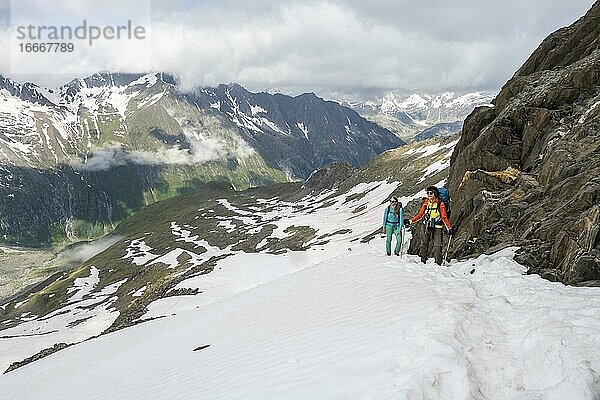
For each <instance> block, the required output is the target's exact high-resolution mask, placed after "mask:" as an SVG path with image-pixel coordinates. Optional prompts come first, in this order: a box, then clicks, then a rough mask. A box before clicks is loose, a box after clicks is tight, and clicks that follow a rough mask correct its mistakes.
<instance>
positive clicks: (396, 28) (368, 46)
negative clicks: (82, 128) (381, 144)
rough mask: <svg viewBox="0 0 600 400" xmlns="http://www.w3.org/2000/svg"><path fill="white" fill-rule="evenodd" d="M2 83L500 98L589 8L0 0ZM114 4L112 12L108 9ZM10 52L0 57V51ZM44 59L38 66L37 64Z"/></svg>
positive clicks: (583, 3) (479, 2) (533, 1)
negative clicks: (76, 81)
mask: <svg viewBox="0 0 600 400" xmlns="http://www.w3.org/2000/svg"><path fill="white" fill-rule="evenodd" d="M0 1H1V3H0V22H3V23H4V28H3V29H2V30H0V45H1V46H2V48H3V49H7V48H10V49H11V51H10V52H9V54H8V57H6V56H5V57H2V58H1V59H0V73H1V74H3V75H8V76H12V77H14V78H15V79H18V80H21V81H22V80H32V81H34V82H36V83H39V84H42V85H44V86H57V85H60V84H62V83H64V82H66V81H68V80H70V79H72V78H74V77H76V76H82V75H85V74H90V73H93V72H96V71H99V70H110V71H121V72H143V71H148V70H155V71H168V72H172V73H174V74H176V75H178V76H179V77H180V79H181V82H182V85H183V86H185V87H193V86H196V85H214V84H218V83H227V82H238V83H240V84H242V85H243V86H245V87H247V88H248V89H251V90H265V89H277V90H280V91H282V92H286V93H291V94H296V93H300V92H304V91H313V92H315V93H317V94H320V95H322V96H325V97H334V96H338V97H340V96H342V97H343V96H359V97H369V96H371V95H378V94H381V93H383V92H386V91H390V90H402V91H419V92H439V91H442V90H458V91H463V90H465V91H466V90H497V89H499V88H500V87H501V86H502V84H503V83H504V82H505V81H506V80H507V79H509V78H510V77H511V76H512V74H513V73H514V71H515V70H516V69H517V68H518V67H519V66H520V65H521V64H522V63H523V62H524V61H525V60H526V58H527V57H528V56H529V54H530V53H531V52H532V51H533V50H534V49H535V48H536V47H537V46H538V44H539V43H540V42H541V40H543V39H544V38H545V37H546V36H547V35H548V34H549V33H551V32H553V31H555V30H556V29H558V28H560V27H563V26H566V25H569V24H571V23H572V22H574V21H575V20H577V19H578V18H579V17H580V16H582V15H583V14H584V13H585V12H586V11H587V10H588V9H589V8H590V6H591V5H592V4H593V1H591V0H569V1H564V0H504V1H501V2H500V1H492V0H452V1H448V0H431V1H423V0H372V1H364V0H327V1H321V0H316V1H310V0H308V1H307V0H289V1H274V0H205V1H203V0H137V1H129V2H127V1H123V0H121V1H116V0H109V1H103V2H99V1H91V0H52V1H45V0H14V1H12V3H11V2H8V1H7V0H0ZM111 3H114V4H113V5H111ZM84 18H85V19H86V20H87V21H88V22H89V23H90V24H94V23H96V24H98V25H99V26H106V25H110V24H112V25H120V24H123V23H124V22H126V21H127V20H128V19H131V20H132V21H133V22H134V24H138V25H143V26H144V27H145V28H146V30H147V37H146V39H145V40H138V41H135V40H133V41H132V40H124V39H121V40H112V41H110V40H99V41H97V43H95V44H94V45H92V46H89V45H88V44H87V43H85V42H84V41H76V42H75V46H76V49H75V51H74V52H73V53H72V54H69V55H63V56H62V57H61V56H59V55H52V54H50V55H48V54H45V55H38V58H35V57H32V56H31V55H30V54H25V53H19V51H18V49H17V47H16V46H17V45H18V44H19V43H21V42H23V41H18V40H16V39H15V37H16V36H15V27H16V26H17V25H19V24H38V25H51V24H54V25H66V24H70V25H72V26H75V25H77V24H80V23H81V20H82V19H84ZM3 51H5V52H6V50H3ZM40 57H41V58H40Z"/></svg>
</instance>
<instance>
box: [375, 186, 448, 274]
mask: <svg viewBox="0 0 600 400" xmlns="http://www.w3.org/2000/svg"><path fill="white" fill-rule="evenodd" d="M425 192H426V195H427V197H426V198H425V200H424V201H423V204H422V205H421V208H420V210H419V212H418V213H417V215H415V216H414V217H413V218H410V219H405V218H404V212H403V209H402V204H401V203H399V202H398V198H397V197H392V198H391V199H390V205H389V206H387V207H386V209H385V211H384V213H383V228H382V233H385V234H386V242H385V250H386V254H387V255H388V256H389V255H391V247H392V236H395V237H396V247H395V249H394V254H395V255H400V250H401V245H402V239H403V237H402V236H403V235H402V232H403V227H404V224H406V225H409V226H414V225H415V224H416V223H417V222H419V221H421V220H423V224H424V226H425V232H424V235H423V237H422V239H421V249H420V252H419V255H420V256H421V261H422V262H423V263H425V262H427V257H428V253H429V244H430V242H431V241H432V240H433V257H434V259H435V262H436V263H437V264H438V265H442V245H443V243H442V241H443V236H442V233H443V230H444V229H446V232H447V233H448V235H450V236H452V235H453V234H454V230H453V229H452V224H451V223H450V219H449V216H450V210H449V193H448V189H446V188H441V189H438V188H437V187H435V186H429V187H427V189H426V191H425ZM441 192H442V193H441Z"/></svg>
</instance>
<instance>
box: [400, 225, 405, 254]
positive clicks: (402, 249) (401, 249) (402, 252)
mask: <svg viewBox="0 0 600 400" xmlns="http://www.w3.org/2000/svg"><path fill="white" fill-rule="evenodd" d="M402 257H404V224H402V243H400V258H402Z"/></svg>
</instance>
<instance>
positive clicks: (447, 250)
mask: <svg viewBox="0 0 600 400" xmlns="http://www.w3.org/2000/svg"><path fill="white" fill-rule="evenodd" d="M451 242H452V235H450V236H448V246H446V254H445V255H444V260H443V261H442V265H444V264H446V259H447V258H448V252H449V251H450V243H451Z"/></svg>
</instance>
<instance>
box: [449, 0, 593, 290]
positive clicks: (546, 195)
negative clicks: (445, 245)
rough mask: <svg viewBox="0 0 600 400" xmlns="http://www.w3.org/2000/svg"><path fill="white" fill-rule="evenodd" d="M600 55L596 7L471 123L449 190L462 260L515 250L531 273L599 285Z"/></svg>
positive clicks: (546, 44) (538, 54)
mask: <svg viewBox="0 0 600 400" xmlns="http://www.w3.org/2000/svg"><path fill="white" fill-rule="evenodd" d="M599 48H600V2H597V3H596V4H594V5H593V6H592V8H591V9H590V10H589V11H588V13H587V14H586V15H585V16H584V17H582V18H581V19H580V20H578V21H577V22H575V23H574V24H573V25H571V26H569V27H567V28H562V29H560V30H558V31H556V32H555V33H553V34H551V35H550V36H549V37H548V38H547V39H545V40H544V41H543V42H542V44H541V45H540V46H539V47H538V49H537V50H535V52H534V53H533V54H532V55H531V57H530V58H529V59H528V60H527V61H526V62H525V64H524V65H523V66H522V67H521V68H520V69H519V70H518V71H517V72H516V73H515V75H514V77H513V78H512V79H511V80H509V81H508V82H507V83H506V84H505V85H504V87H503V89H502V91H501V92H500V93H499V95H498V97H497V98H496V99H495V101H494V104H495V107H479V108H477V109H475V110H474V111H473V112H472V113H471V115H470V116H469V117H468V118H467V119H466V121H465V124H464V127H463V131H462V137H461V140H460V142H459V143H458V144H457V146H456V148H455V150H454V154H453V156H452V160H451V167H450V177H449V181H448V184H449V187H450V189H451V191H452V196H453V215H452V220H453V222H454V223H455V225H456V226H457V227H458V234H457V235H456V237H455V240H454V243H453V246H452V250H451V252H452V253H453V256H454V257H457V256H459V257H460V256H466V255H470V254H476V253H481V252H486V251H489V250H490V249H491V248H492V247H494V246H498V245H502V244H505V243H514V244H516V245H519V246H521V250H520V251H519V252H518V254H517V258H518V261H519V262H521V263H523V264H525V265H527V266H528V267H529V272H530V273H538V274H540V275H542V276H544V277H546V278H548V279H551V280H557V281H562V282H565V283H567V284H590V283H593V282H594V281H598V280H600V234H599V227H600V150H599V146H600V49H599ZM584 282H587V283H584Z"/></svg>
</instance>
